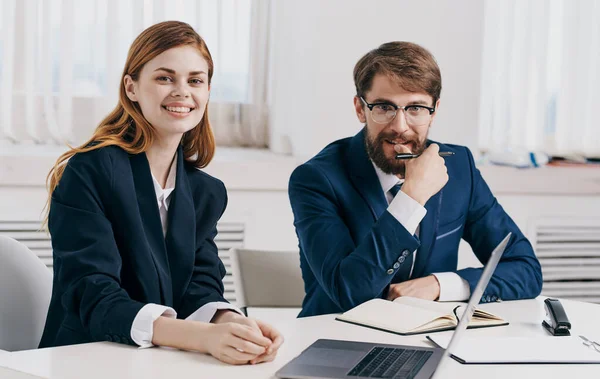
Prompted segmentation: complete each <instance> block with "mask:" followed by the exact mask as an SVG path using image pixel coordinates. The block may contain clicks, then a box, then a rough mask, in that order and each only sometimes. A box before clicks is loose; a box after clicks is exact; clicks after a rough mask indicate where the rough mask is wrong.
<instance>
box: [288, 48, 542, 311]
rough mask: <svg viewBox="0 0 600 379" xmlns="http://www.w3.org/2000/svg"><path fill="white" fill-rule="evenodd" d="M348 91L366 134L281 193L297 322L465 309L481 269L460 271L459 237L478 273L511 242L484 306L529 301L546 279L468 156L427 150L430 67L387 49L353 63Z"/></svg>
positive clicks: (428, 59) (428, 58)
mask: <svg viewBox="0 0 600 379" xmlns="http://www.w3.org/2000/svg"><path fill="white" fill-rule="evenodd" d="M354 83H355V86H356V96H355V97H354V107H355V110H356V115H357V117H358V119H359V120H360V122H361V123H363V124H365V127H364V128H363V129H362V130H361V131H360V132H359V133H358V134H357V135H355V136H354V137H350V138H345V139H341V140H338V141H335V142H333V143H332V144H330V145H329V146H327V147H325V148H324V149H323V150H322V151H321V152H320V153H319V154H317V155H316V156H315V157H314V158H312V159H311V160H309V161H308V162H306V163H305V164H303V165H301V166H300V167H298V168H297V169H296V170H295V171H294V173H293V174H292V176H291V179H290V183H289V196H290V202H291V205H292V209H293V212H294V219H295V221H294V225H295V227H296V234H297V235H298V239H299V246H300V262H301V268H302V275H303V278H304V282H305V290H306V297H305V299H304V303H303V308H302V312H301V313H300V316H301V317H303V316H313V315H319V314H325V313H334V312H343V311H346V310H348V309H350V308H352V307H354V306H356V305H358V304H360V303H363V302H365V301H367V300H370V299H373V298H377V297H378V298H386V299H389V300H393V299H395V298H397V297H399V296H412V297H418V298H422V299H429V300H439V301H450V300H454V301H461V300H467V299H468V298H469V296H470V293H471V290H472V289H473V288H474V287H475V285H476V283H477V281H478V279H479V276H480V275H481V273H482V269H476V268H466V269H462V270H457V259H458V245H459V242H460V240H461V238H462V239H464V240H466V241H467V242H468V243H469V244H470V245H471V247H472V248H473V251H474V252H475V255H476V256H477V257H478V258H479V260H480V261H481V262H482V263H485V262H487V260H488V259H489V256H490V254H491V252H492V250H493V249H494V247H495V246H496V245H497V244H498V243H499V242H500V241H501V240H502V239H503V238H504V237H505V236H506V235H507V233H508V232H512V234H513V237H512V239H511V241H510V243H509V246H508V247H507V249H506V250H505V252H504V254H503V257H502V259H501V261H500V263H499V265H498V267H497V269H496V271H495V274H494V277H493V278H492V280H491V281H490V284H489V285H488V287H487V289H486V291H485V292H484V295H483V297H482V299H481V301H482V302H490V301H500V300H502V299H503V300H513V299H521V298H532V297H535V296H537V295H538V294H539V293H540V291H541V287H542V274H541V268H540V264H539V262H538V260H537V259H536V257H535V254H534V252H533V249H532V247H531V244H530V243H529V241H528V240H527V239H526V238H525V237H524V236H523V233H521V231H520V230H519V228H518V227H517V225H516V224H515V223H514V222H513V220H512V219H511V218H510V217H509V216H508V215H507V214H506V212H505V211H504V210H503V209H502V207H501V206H500V204H498V202H497V201H496V199H495V197H494V196H493V195H492V193H491V191H490V189H489V188H488V186H487V184H486V183H485V181H484V180H483V178H482V177H481V174H480V173H479V170H477V168H476V167H475V163H474V161H473V156H472V154H471V152H470V151H469V150H468V149H467V148H466V147H463V146H457V145H450V144H438V143H433V142H431V141H429V140H428V139H427V135H428V132H429V128H430V127H431V124H432V122H433V120H434V118H435V115H436V111H437V109H438V108H439V105H440V92H441V88H442V84H441V75H440V70H439V67H438V65H437V63H436V62H435V59H434V58H433V56H432V55H431V54H430V53H429V52H428V51H427V50H425V49H424V48H422V47H421V46H418V45H415V44H412V43H408V42H390V43H386V44H383V45H381V46H380V47H379V48H377V49H375V50H372V51H371V52H369V53H368V54H366V55H365V56H364V57H362V58H361V59H360V60H359V61H358V63H357V64H356V66H355V68H354ZM440 152H450V153H454V155H451V156H446V157H442V156H440V155H439V153H440ZM399 153H408V154H420V156H419V157H417V158H414V159H396V155H397V154H399Z"/></svg>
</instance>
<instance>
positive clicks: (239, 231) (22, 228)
mask: <svg viewBox="0 0 600 379" xmlns="http://www.w3.org/2000/svg"><path fill="white" fill-rule="evenodd" d="M40 226H41V223H40V221H10V220H0V235H3V236H7V237H10V238H13V239H16V240H17V241H19V242H21V243H23V244H24V245H25V246H27V247H28V248H29V250H31V251H32V252H34V253H35V254H36V255H37V256H38V257H39V258H40V259H41V261H42V262H43V263H44V264H45V265H46V266H47V267H48V268H50V269H52V265H53V262H52V242H51V240H50V235H49V234H47V233H46V232H45V231H40V230H39V228H40ZM217 230H218V232H219V233H218V234H217V237H216V238H215V243H216V244H217V248H218V249H219V257H220V258H221V260H222V261H223V264H224V265H225V268H226V269H227V274H226V275H225V278H223V284H224V286H225V294H224V296H225V298H226V299H227V300H228V301H230V302H232V303H235V301H236V298H235V291H234V286H233V278H232V276H231V258H230V256H229V249H231V248H232V247H244V224H242V223H234V222H220V223H218V224H217Z"/></svg>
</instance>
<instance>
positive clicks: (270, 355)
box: [212, 310, 283, 364]
mask: <svg viewBox="0 0 600 379" xmlns="http://www.w3.org/2000/svg"><path fill="white" fill-rule="evenodd" d="M212 322H213V323H224V322H232V323H238V324H242V325H246V326H248V327H250V328H252V329H253V330H256V331H257V332H259V333H261V335H262V336H264V337H266V338H268V339H269V341H270V342H271V343H270V344H269V346H267V347H266V351H265V352H264V353H262V354H260V355H259V356H257V357H255V358H254V359H251V360H250V363H251V364H256V363H261V362H271V361H272V360H273V359H275V356H277V351H278V350H279V347H280V346H281V344H282V343H283V335H281V333H280V332H279V331H278V330H277V329H275V328H274V327H272V326H271V325H269V324H267V323H265V322H262V321H260V320H255V319H252V318H249V317H245V316H242V315H240V314H238V313H236V312H233V311H230V310H219V311H218V312H217V314H215V316H214V317H213V320H212Z"/></svg>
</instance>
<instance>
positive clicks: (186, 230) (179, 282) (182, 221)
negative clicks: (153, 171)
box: [166, 147, 196, 308]
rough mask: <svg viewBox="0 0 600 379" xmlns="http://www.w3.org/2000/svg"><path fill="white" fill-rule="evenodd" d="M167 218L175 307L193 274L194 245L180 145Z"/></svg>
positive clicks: (193, 220)
mask: <svg viewBox="0 0 600 379" xmlns="http://www.w3.org/2000/svg"><path fill="white" fill-rule="evenodd" d="M167 220H168V226H167V236H166V245H167V251H168V259H169V267H170V268H171V280H172V283H173V301H174V306H175V307H176V308H178V307H179V303H180V302H181V299H182V297H183V295H184V293H185V289H186V287H187V283H188V282H189V279H190V277H191V276H192V271H193V268H194V258H195V246H196V212H195V207H194V200H193V198H192V190H191V188H190V183H189V181H188V177H187V174H186V171H185V166H184V157H183V151H182V149H181V147H179V149H178V154H177V177H176V180H175V190H174V191H173V193H172V194H171V200H170V202H169V215H168V217H167Z"/></svg>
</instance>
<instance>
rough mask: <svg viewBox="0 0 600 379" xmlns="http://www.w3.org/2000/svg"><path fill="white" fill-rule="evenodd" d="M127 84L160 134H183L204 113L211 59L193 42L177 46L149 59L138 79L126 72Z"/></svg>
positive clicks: (128, 95) (127, 87) (132, 97)
mask: <svg viewBox="0 0 600 379" xmlns="http://www.w3.org/2000/svg"><path fill="white" fill-rule="evenodd" d="M124 85H125V89H126V92H127V97H129V99H130V100H131V101H134V102H137V103H138V104H139V105H140V108H141V109H142V114H143V115H144V117H145V118H146V120H148V122H149V123H150V124H152V126H153V127H154V128H155V130H156V133H157V134H158V137H160V138H167V139H170V138H172V137H179V138H181V136H182V135H183V133H185V132H187V131H189V130H191V129H193V128H194V127H195V126H196V125H198V124H199V123H200V121H201V120H202V116H204V111H205V109H206V104H207V103H208V98H209V92H210V86H209V84H208V63H207V62H206V59H204V57H203V56H202V54H201V53H200V51H198V49H197V48H195V47H193V46H179V47H174V48H172V49H169V50H167V51H165V52H163V53H161V54H160V55H158V56H156V57H155V58H154V59H152V60H150V61H149V62H148V63H146V64H145V65H144V67H143V68H142V71H141V72H140V75H139V78H138V80H137V81H134V80H133V79H132V78H131V76H129V75H126V76H125V78H124Z"/></svg>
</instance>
